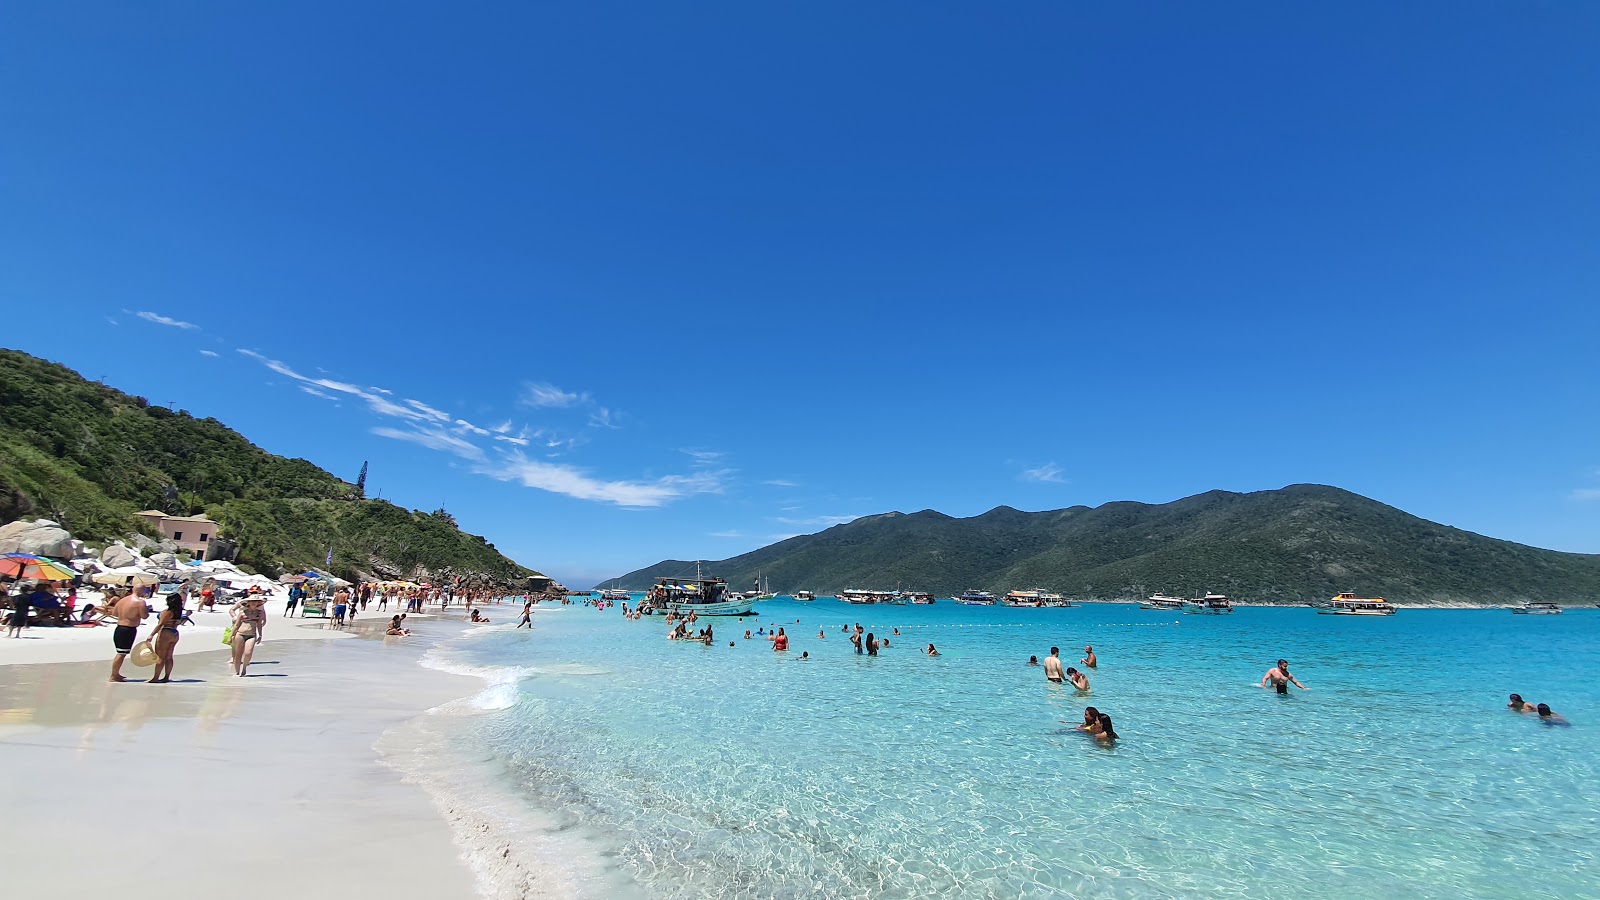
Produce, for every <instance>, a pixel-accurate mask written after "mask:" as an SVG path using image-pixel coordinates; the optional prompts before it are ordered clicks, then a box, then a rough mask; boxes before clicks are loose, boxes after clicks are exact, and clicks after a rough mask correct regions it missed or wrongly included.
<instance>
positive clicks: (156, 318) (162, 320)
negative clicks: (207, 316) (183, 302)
mask: <svg viewBox="0 0 1600 900" xmlns="http://www.w3.org/2000/svg"><path fill="white" fill-rule="evenodd" d="M134 315H136V316H138V317H139V318H141V319H143V320H145V321H146V322H154V323H156V324H157V325H165V326H167V327H168V328H182V329H183V330H184V331H199V330H200V326H199V325H196V324H194V323H193V322H182V321H179V320H177V319H174V318H172V317H171V316H163V315H161V314H160V313H153V312H149V311H143V312H137V313H134Z"/></svg>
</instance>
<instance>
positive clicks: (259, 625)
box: [230, 597, 267, 677]
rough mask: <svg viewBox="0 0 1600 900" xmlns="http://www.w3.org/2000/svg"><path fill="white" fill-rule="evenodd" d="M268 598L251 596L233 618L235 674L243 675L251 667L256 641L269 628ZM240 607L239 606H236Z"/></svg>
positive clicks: (232, 662)
mask: <svg viewBox="0 0 1600 900" xmlns="http://www.w3.org/2000/svg"><path fill="white" fill-rule="evenodd" d="M266 602H267V601H266V598H264V597H251V598H249V599H248V600H246V601H245V602H244V604H243V606H244V608H243V609H239V611H238V613H237V614H236V615H235V617H234V620H233V641H232V644H233V659H232V660H230V662H231V664H232V665H233V674H235V675H239V676H241V677H242V676H243V675H244V674H245V670H246V669H248V668H250V657H251V656H253V655H255V652H256V643H257V642H258V641H260V640H261V637H262V634H263V633H264V632H265V631H266V628H267V610H266ZM235 609H238V607H235Z"/></svg>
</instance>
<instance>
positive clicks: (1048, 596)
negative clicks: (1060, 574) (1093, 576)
mask: <svg viewBox="0 0 1600 900" xmlns="http://www.w3.org/2000/svg"><path fill="white" fill-rule="evenodd" d="M1039 604H1040V605H1041V606H1046V607H1049V608H1051V609H1071V608H1072V607H1075V606H1082V605H1083V604H1081V603H1073V602H1072V601H1071V600H1068V599H1067V598H1066V597H1064V596H1062V595H1061V594H1054V593H1051V592H1050V591H1040V592H1039Z"/></svg>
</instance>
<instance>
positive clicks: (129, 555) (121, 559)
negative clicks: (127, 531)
mask: <svg viewBox="0 0 1600 900" xmlns="http://www.w3.org/2000/svg"><path fill="white" fill-rule="evenodd" d="M142 561H143V560H141V559H140V558H139V554H137V553H134V552H133V551H132V550H129V549H128V548H127V547H124V546H123V545H121V544H112V545H111V546H109V547H107V548H106V549H105V550H103V551H101V553H100V564H101V565H102V566H106V567H108V568H112V569H122V568H126V567H128V566H136V565H138V564H139V563H140V562H142Z"/></svg>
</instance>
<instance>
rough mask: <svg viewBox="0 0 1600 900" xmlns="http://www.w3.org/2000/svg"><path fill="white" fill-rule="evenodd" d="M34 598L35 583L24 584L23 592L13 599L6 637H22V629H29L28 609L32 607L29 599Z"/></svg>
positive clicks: (19, 592)
mask: <svg viewBox="0 0 1600 900" xmlns="http://www.w3.org/2000/svg"><path fill="white" fill-rule="evenodd" d="M32 596H33V583H32V582H24V583H23V584H22V590H20V591H18V592H17V595H16V596H15V597H13V598H11V620H10V621H9V622H7V623H6V624H7V626H8V627H7V629H6V637H14V638H19V637H22V629H24V628H27V627H28V607H29V606H30V605H31V603H30V602H29V598H30V597H32Z"/></svg>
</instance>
